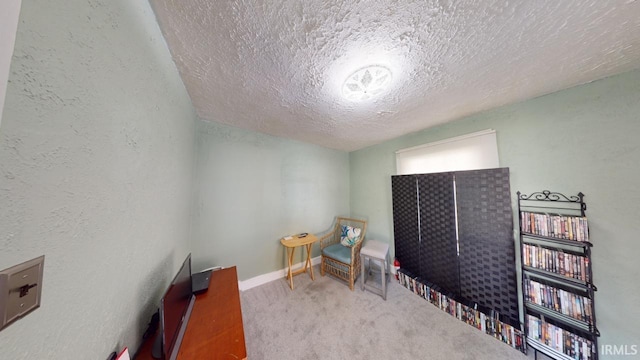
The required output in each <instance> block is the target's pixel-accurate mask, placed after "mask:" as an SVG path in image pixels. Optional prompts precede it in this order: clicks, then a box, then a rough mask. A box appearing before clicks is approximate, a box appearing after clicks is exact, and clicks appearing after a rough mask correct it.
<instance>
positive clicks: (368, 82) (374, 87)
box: [342, 65, 391, 101]
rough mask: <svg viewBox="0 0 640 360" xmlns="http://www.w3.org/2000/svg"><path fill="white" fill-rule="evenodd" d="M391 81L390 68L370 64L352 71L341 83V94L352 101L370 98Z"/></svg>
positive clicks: (380, 91)
mask: <svg viewBox="0 0 640 360" xmlns="http://www.w3.org/2000/svg"><path fill="white" fill-rule="evenodd" d="M390 82H391V70H389V69H387V68H386V67H384V66H379V65H371V66H367V67H363V68H362V69H360V70H357V71H355V72H353V73H352V74H351V75H349V76H348V77H347V80H345V81H344V84H342V95H344V97H345V98H347V99H348V100H352V101H363V100H368V99H371V98H373V97H375V96H377V95H379V94H380V93H382V92H383V91H384V90H385V89H386V88H387V86H388V85H389V84H390Z"/></svg>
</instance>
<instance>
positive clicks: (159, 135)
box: [0, 0, 196, 359]
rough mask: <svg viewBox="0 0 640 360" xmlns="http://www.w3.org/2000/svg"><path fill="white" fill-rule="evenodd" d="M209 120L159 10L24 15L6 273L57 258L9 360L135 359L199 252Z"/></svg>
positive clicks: (9, 113) (43, 1)
mask: <svg viewBox="0 0 640 360" xmlns="http://www.w3.org/2000/svg"><path fill="white" fill-rule="evenodd" d="M195 121H196V115H195V111H194V109H193V106H192V105H191V101H190V99H189V97H188V95H187V92H186V90H185V88H184V85H183V84H182V81H181V79H180V77H179V75H178V72H177V70H176V67H175V65H174V63H173V62H172V61H171V56H170V54H169V51H168V49H167V47H166V44H165V42H164V39H163V37H162V34H161V32H160V29H159V28H158V25H157V23H156V20H155V17H154V15H153V12H152V11H151V8H150V6H149V4H148V2H146V1H129V0H117V1H116V0H104V1H96V0H77V1H48V0H40V1H37V0H29V1H23V2H22V11H21V13H20V22H19V25H18V31H17V38H16V43H15V52H14V56H13V60H12V63H11V70H10V76H9V84H8V87H7V96H6V102H5V108H4V114H3V117H2V126H1V127H0V269H4V268H7V267H9V266H12V265H15V264H17V263H21V262H23V261H26V260H28V259H31V258H34V257H37V256H39V255H43V254H44V255H45V256H46V258H45V266H44V284H43V290H42V306H41V307H40V308H39V309H36V310H35V311H34V312H32V313H31V314H29V315H27V316H26V317H24V318H22V319H20V320H18V321H17V322H15V323H13V324H12V325H10V326H9V327H8V328H6V329H4V330H2V332H0V358H2V359H67V358H71V359H106V358H107V355H108V354H109V353H110V352H111V351H114V350H116V349H117V348H120V349H121V348H122V347H124V346H128V347H129V349H130V350H132V351H135V350H136V349H137V347H138V343H139V340H140V338H141V336H142V333H143V332H144V330H145V329H146V326H147V323H148V322H149V319H150V318H151V314H152V312H153V311H155V310H156V308H157V306H158V303H159V298H160V297H161V295H162V292H163V291H164V289H165V288H166V286H167V284H168V282H169V281H170V280H171V277H172V276H173V275H174V273H175V271H177V267H178V266H179V265H180V263H181V261H182V260H183V259H184V257H185V256H186V254H187V253H188V251H189V242H188V240H187V239H188V237H189V231H190V229H189V227H190V221H189V216H190V211H191V205H192V204H191V198H190V195H191V192H190V188H191V186H192V173H193V170H192V168H193V164H194V157H195V156H194V142H195Z"/></svg>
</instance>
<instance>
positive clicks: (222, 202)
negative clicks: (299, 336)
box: [192, 122, 349, 280]
mask: <svg viewBox="0 0 640 360" xmlns="http://www.w3.org/2000/svg"><path fill="white" fill-rule="evenodd" d="M196 152H197V158H198V159H197V166H196V187H195V191H196V199H197V200H196V202H197V210H196V211H195V212H194V219H193V220H194V226H193V241H194V242H193V245H192V248H193V253H194V267H195V268H198V269H202V268H206V267H210V266H213V265H223V266H230V265H237V266H238V277H239V278H240V280H246V279H248V278H251V277H253V276H257V275H262V274H265V273H269V272H272V271H275V270H279V269H282V268H283V267H284V265H285V260H284V255H283V254H284V250H283V247H282V245H281V244H280V238H281V237H283V236H285V235H288V234H295V233H301V232H310V233H318V232H322V231H326V230H328V229H329V227H330V226H331V224H332V222H333V220H334V218H335V216H337V215H349V154H348V153H346V152H344V151H339V150H331V149H327V148H323V147H320V146H317V145H310V144H305V143H301V142H298V141H293V140H286V139H282V138H278V137H274V136H271V135H264V134H260V133H256V132H253V131H249V130H241V129H237V128H233V127H229V126H226V125H220V124H216V123H209V122H200V123H199V125H198V132H197V150H196ZM315 247H317V245H316V246H315ZM317 251H318V250H317V249H315V250H314V252H313V254H314V256H315V255H318V254H317V253H316V252H317ZM296 254H297V255H298V257H297V259H298V261H302V260H301V259H302V258H301V255H302V252H301V251H300V250H298V251H297V253H296Z"/></svg>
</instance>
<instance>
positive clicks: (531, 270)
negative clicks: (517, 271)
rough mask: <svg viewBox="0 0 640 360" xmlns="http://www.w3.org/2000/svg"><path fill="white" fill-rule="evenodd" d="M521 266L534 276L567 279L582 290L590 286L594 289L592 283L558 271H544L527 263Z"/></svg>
mask: <svg viewBox="0 0 640 360" xmlns="http://www.w3.org/2000/svg"><path fill="white" fill-rule="evenodd" d="M522 268H523V269H524V270H525V271H526V272H527V273H529V274H531V275H533V276H536V277H543V276H544V277H545V280H550V281H569V282H571V285H578V286H581V287H583V288H584V291H587V290H588V289H589V288H590V287H593V289H594V290H596V289H595V286H593V284H590V283H587V282H585V281H582V280H580V279H576V278H572V277H569V276H565V275H562V274H558V273H554V272H550V271H546V270H542V269H538V268H535V267H531V266H527V265H523V266H522Z"/></svg>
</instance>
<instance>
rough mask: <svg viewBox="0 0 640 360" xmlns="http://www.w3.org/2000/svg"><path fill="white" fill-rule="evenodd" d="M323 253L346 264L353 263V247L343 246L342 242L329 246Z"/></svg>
mask: <svg viewBox="0 0 640 360" xmlns="http://www.w3.org/2000/svg"><path fill="white" fill-rule="evenodd" d="M322 255H324V256H326V257H329V258H332V259H334V260H338V261H340V262H342V263H345V264H351V248H350V247H346V246H342V245H341V244H333V245H329V246H327V247H326V248H324V249H322Z"/></svg>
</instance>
